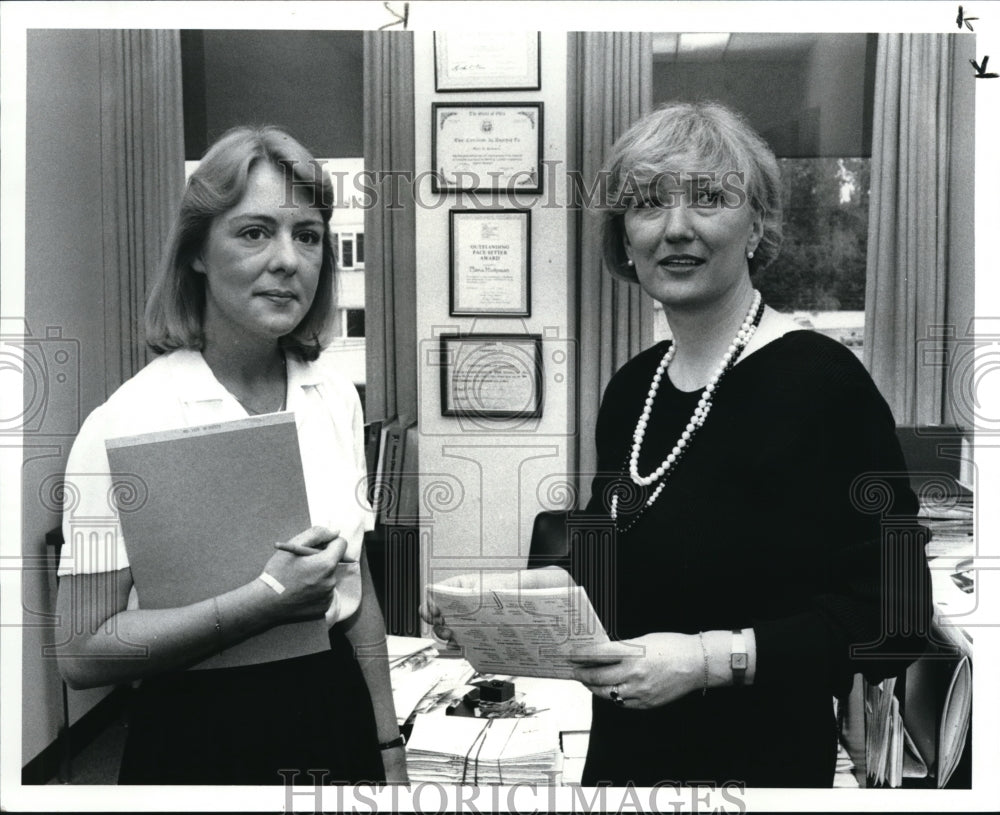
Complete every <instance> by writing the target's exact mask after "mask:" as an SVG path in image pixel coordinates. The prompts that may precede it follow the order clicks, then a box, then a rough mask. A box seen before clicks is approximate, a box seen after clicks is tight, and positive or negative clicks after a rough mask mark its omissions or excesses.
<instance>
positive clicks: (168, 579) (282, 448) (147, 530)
mask: <svg viewBox="0 0 1000 815" xmlns="http://www.w3.org/2000/svg"><path fill="white" fill-rule="evenodd" d="M106 448H107V452H108V460H109V462H110V464H111V472H112V480H113V481H115V480H118V481H120V480H121V479H123V478H127V482H128V483H130V484H138V485H139V490H138V493H133V494H132V495H129V496H126V494H125V493H123V492H121V491H120V490H117V489H116V490H115V493H116V495H117V496H118V497H119V499H120V500H119V501H118V508H119V518H120V521H121V527H122V533H123V535H124V537H125V549H126V552H127V554H128V558H129V564H130V566H131V570H132V580H133V583H134V585H135V589H136V593H137V595H138V597H139V604H140V607H142V608H151V609H158V608H176V607H179V606H184V605H188V604H191V603H196V602H198V601H200V600H205V599H207V598H209V597H214V596H217V595H219V594H222V593H224V592H227V591H230V590H232V589H235V588H238V587H239V586H242V585H244V584H246V583H249V582H250V581H252V580H254V579H255V578H256V577H257V576H258V575H259V574H260V573H261V571H263V569H264V566H265V565H266V563H267V561H268V560H269V559H270V557H271V555H273V554H274V542H275V541H277V540H287V539H288V538H291V537H293V536H294V535H297V534H298V533H299V532H302V531H303V530H305V529H308V528H309V526H310V525H311V524H310V515H309V504H308V501H307V498H306V488H305V479H304V476H303V473H302V460H301V457H300V453H299V442H298V434H297V433H296V429H295V417H294V415H293V414H290V413H274V414H267V415H263V416H253V417H250V418H247V419H239V420H237V421H233V422H224V423H220V424H213V425H204V426H197V427H186V428H180V429H177V430H169V431H163V432H157V433H147V434H142V435H138V436H130V437H124V438H116V439H109V440H108V441H107V442H106ZM136 479H137V480H136ZM126 497H129V498H133V499H134V500H128V501H126V500H124V499H125V498H126ZM326 648H329V639H328V634H327V626H326V622H325V620H324V619H323V618H319V619H317V620H307V621H302V622H295V623H287V624H283V625H279V626H275V627H274V628H271V629H268V630H266V631H264V632H262V633H260V634H258V635H256V636H253V637H251V638H250V639H248V640H245V641H244V642H242V643H239V644H237V645H235V646H232V647H230V648H227V649H226V650H224V651H222V652H221V653H219V654H216V655H214V656H212V657H209V658H208V659H205V660H203V661H202V662H200V663H198V664H197V665H194V666H192V667H194V668H198V669H203V668H221V667H231V666H235V665H251V664H256V663H261V662H270V661H274V660H279V659H288V658H291V657H297V656H305V655H307V654H312V653H316V652H318V651H322V650H325V649H326Z"/></svg>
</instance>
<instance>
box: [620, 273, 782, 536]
mask: <svg viewBox="0 0 1000 815" xmlns="http://www.w3.org/2000/svg"><path fill="white" fill-rule="evenodd" d="M763 315H764V301H763V298H762V297H761V294H760V292H759V291H757V290H756V289H754V292H753V301H752V302H751V304H750V310H749V311H748V312H747V316H746V318H745V319H744V320H743V324H742V325H741V326H740V330H739V331H737V332H736V336H735V337H734V338H733V341H732V342H731V343H730V344H729V347H728V348H727V349H726V353H725V354H723V355H722V362H721V363H719V367H718V368H716V369H715V372H714V373H713V374H712V377H711V379H709V381H708V384H707V385H706V386H705V389H704V390H703V391H702V392H701V398H700V399H699V400H698V405H697V407H695V409H694V413H693V414H692V415H691V419H690V420H689V421H688V423H687V426H686V427H685V428H684V430H683V432H682V433H681V435H680V438H679V439H677V443H676V444H675V445H674V447H673V449H672V450H671V451H670V452H669V453H668V454H667V457H666V458H665V459H663V461H662V462H660V466H658V467H657V468H656V469H655V470H653V472H651V473H650V474H649V475H646V476H643V475H639V453H640V451H641V450H642V440H643V438H644V437H645V435H646V427H647V426H648V425H649V416H650V413H652V410H653V402H654V400H655V399H656V393H657V391H658V390H659V389H660V382H661V381H662V380H663V376H664V374H665V373H666V370H667V368H668V367H669V365H670V362H671V360H673V358H674V355H675V354H676V353H677V342H676V341H674V342H672V343H671V344H670V347H669V348H668V349H667V352H666V353H665V354H664V355H663V359H661V360H660V364H659V366H658V367H657V369H656V373H655V374H653V382H652V384H650V386H649V393H648V395H647V396H646V404H645V406H644V407H643V409H642V415H641V416H640V417H639V421H638V422H637V423H636V426H635V432H634V433H633V434H632V452H631V453H630V454H629V462H628V471H629V476H630V477H631V479H632V483H634V484H635V485H636V486H639V487H648V486H650V485H651V484H656V482H657V481H659V482H660V483H659V484H657V486H656V489H655V490H653V494H652V495H650V496H649V498H647V499H646V504H645V505H646V506H647V507H650V506H652V505H653V502H654V501H656V499H657V498H659V497H660V493H661V492H662V491H663V487H664V486H665V485H666V478H665V476H666V475H667V474H668V473H670V472H671V471H672V469H673V467H674V465H675V464H676V463H677V461H678V460H679V459H680V457H681V456H682V455H683V454H684V451H685V449H686V448H687V446H688V445H689V444H690V442H691V439H692V438H693V437H694V434H695V433H696V432H697V431H698V428H700V427H701V426H702V425H703V424H704V423H705V418H706V417H707V416H708V412H709V411H710V410H711V409H712V399H713V397H714V395H715V391H716V389H717V388H718V386H719V382H720V380H721V379H722V377H723V376H724V375H725V374H726V373H728V371H729V370H730V369H731V368H732V367H733V366H734V365H735V364H736V361H737V360H738V359H739V358H740V354H741V353H743V349H744V348H746V346H747V343H749V342H750V338H751V337H753V335H754V333H755V332H756V331H757V326H758V325H759V324H760V319H761V317H762V316H763ZM611 519H612V520H615V521H617V520H618V493H617V492H616V493H614V494H613V495H612V496H611ZM635 520H638V517H636V518H635V519H634V520H633V523H634V522H635ZM631 525H632V524H629V526H628V527H626V528H625V529H624V530H621V531H623V532H624V531H626V530H627V529H628V528H629V527H631Z"/></svg>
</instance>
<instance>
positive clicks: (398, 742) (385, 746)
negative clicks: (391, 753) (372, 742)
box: [378, 733, 406, 750]
mask: <svg viewBox="0 0 1000 815" xmlns="http://www.w3.org/2000/svg"><path fill="white" fill-rule="evenodd" d="M405 744H406V736H404V735H403V734H402V733H400V734H399V735H398V736H396V738H394V739H389V741H384V742H382V743H381V744H380V745H379V746H378V749H379V750H391V749H392V748H393V747H403V746H404V745H405Z"/></svg>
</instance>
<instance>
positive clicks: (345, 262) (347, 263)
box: [340, 237, 354, 269]
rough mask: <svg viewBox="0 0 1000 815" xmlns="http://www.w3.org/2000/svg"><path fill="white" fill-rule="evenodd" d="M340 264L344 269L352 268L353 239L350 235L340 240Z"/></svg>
mask: <svg viewBox="0 0 1000 815" xmlns="http://www.w3.org/2000/svg"><path fill="white" fill-rule="evenodd" d="M340 265H341V266H342V267H343V268H345V269H353V268H354V239H353V238H351V237H344V238H342V239H341V241H340Z"/></svg>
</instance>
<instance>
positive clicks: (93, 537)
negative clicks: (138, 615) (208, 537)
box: [59, 349, 374, 625]
mask: <svg viewBox="0 0 1000 815" xmlns="http://www.w3.org/2000/svg"><path fill="white" fill-rule="evenodd" d="M287 366H288V392H287V395H286V402H285V404H286V409H287V410H288V411H291V412H293V413H294V414H295V424H296V428H297V430H298V437H299V452H300V454H301V456H302V468H303V474H304V477H305V484H306V493H307V497H308V502H309V514H310V518H311V523H312V524H313V525H320V526H326V527H329V528H331V529H335V530H339V531H340V535H341V537H343V538H344V539H345V540H346V541H347V551H346V553H345V558H347V559H348V560H352V561H354V562H353V563H341V564H340V565H339V566H338V567H337V569H338V583H337V588H336V589H335V591H334V598H333V603H332V605H331V606H330V609H329V610H328V611H327V614H326V618H327V621H328V622H329V623H330V624H331V625H332V624H333V623H335V622H336V621H338V620H342V619H345V618H347V617H349V616H350V615H351V614H353V613H354V612H355V610H356V609H357V608H358V605H359V603H360V602H361V573H360V565H359V563H358V560H359V558H360V556H361V545H362V539H363V537H364V533H365V531H366V530H370V529H372V528H373V526H374V515H373V513H372V510H371V507H370V506H369V504H368V502H367V498H366V491H365V489H364V487H363V484H364V479H365V475H366V470H365V457H364V448H363V444H362V428H363V418H362V413H361V402H360V400H359V399H358V393H357V390H356V388H355V387H354V384H353V383H352V382H351V381H350V380H349V379H347V378H346V377H344V376H343V375H342V374H341V373H340V372H338V371H337V370H336V369H335V367H334V365H333V364H332V363H331V360H330V358H329V356H320V358H319V359H318V360H317V361H316V362H301V361H299V360H298V359H297V358H296V357H293V356H290V355H289V356H288V357H287ZM246 416H247V412H246V410H245V409H244V408H243V406H242V405H241V404H240V403H239V402H238V401H237V400H236V397H234V396H233V395H232V394H231V393H230V392H229V391H228V390H226V389H225V388H224V387H223V386H222V384H221V383H220V382H219V381H218V380H217V379H216V378H215V376H214V375H213V374H212V371H211V369H210V368H209V367H208V364H207V363H206V362H205V359H204V357H202V355H201V353H200V352H199V351H194V350H189V349H180V350H177V351H173V352H171V353H169V354H165V355H163V356H161V357H157V358H156V359H155V360H153V361H152V362H151V363H150V364H149V365H147V366H146V367H145V368H143V369H142V370H141V371H140V372H139V373H138V374H136V375H135V376H134V377H132V379H130V380H129V381H128V382H126V383H125V384H124V385H122V386H121V387H120V388H119V389H118V390H117V391H115V392H114V393H113V394H112V395H111V397H110V398H109V399H108V401H107V402H105V403H104V404H103V405H101V406H100V407H98V408H96V409H95V410H94V411H93V413H91V414H90V416H88V417H87V420H86V421H85V422H84V423H83V426H82V427H81V428H80V432H79V434H78V435H77V438H76V441H75V442H74V443H73V449H72V450H71V451H70V455H69V461H68V462H67V465H66V490H65V500H64V506H63V537H64V540H65V543H64V545H63V549H62V555H61V558H60V561H59V575H60V576H62V575H68V574H92V573H96V572H114V571H118V570H119V569H124V568H127V567H128V565H129V563H128V556H127V554H126V551H125V541H124V538H123V535H122V530H121V525H120V524H119V522H118V511H117V507H116V506H115V502H114V499H113V497H112V486H111V472H110V466H109V464H108V456H107V452H106V450H105V447H104V443H105V440H106V439H108V438H115V437H120V436H133V435H137V434H140V433H151V432H154V431H160V430H172V429H175V428H179V427H191V426H195V425H203V424H212V423H216V422H225V421H230V420H234V419H244V418H246ZM135 602H136V598H134V597H133V598H132V601H131V602H130V607H131V606H133V605H135ZM141 603H142V598H138V604H139V605H140V606H141Z"/></svg>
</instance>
